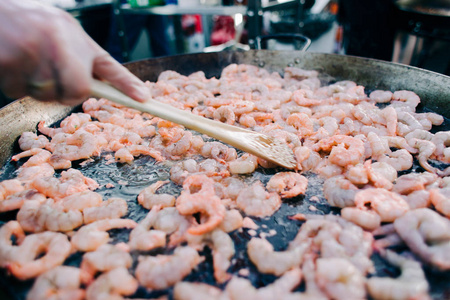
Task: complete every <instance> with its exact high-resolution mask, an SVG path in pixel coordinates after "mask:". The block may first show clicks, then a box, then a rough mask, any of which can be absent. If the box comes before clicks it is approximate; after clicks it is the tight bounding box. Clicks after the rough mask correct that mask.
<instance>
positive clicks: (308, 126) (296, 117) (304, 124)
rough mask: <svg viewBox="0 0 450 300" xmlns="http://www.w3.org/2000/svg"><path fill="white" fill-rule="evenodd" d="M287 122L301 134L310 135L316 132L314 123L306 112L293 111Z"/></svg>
mask: <svg viewBox="0 0 450 300" xmlns="http://www.w3.org/2000/svg"><path fill="white" fill-rule="evenodd" d="M286 124H287V125H291V126H293V127H294V128H295V129H297V130H298V132H299V134H300V135H301V136H308V135H310V134H311V133H313V132H314V123H313V121H312V120H311V119H310V118H309V116H308V115H307V114H305V113H293V114H291V115H290V116H289V117H288V118H287V119H286Z"/></svg>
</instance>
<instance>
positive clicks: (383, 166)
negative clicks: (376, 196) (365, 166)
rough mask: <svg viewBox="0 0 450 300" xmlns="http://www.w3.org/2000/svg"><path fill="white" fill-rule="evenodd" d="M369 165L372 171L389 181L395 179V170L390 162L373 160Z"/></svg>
mask: <svg viewBox="0 0 450 300" xmlns="http://www.w3.org/2000/svg"><path fill="white" fill-rule="evenodd" d="M371 167H372V171H373V172H375V173H377V174H379V175H381V176H383V177H384V178H386V179H387V180H389V181H390V182H394V181H395V180H396V179H397V170H396V169H395V168H394V167H393V166H391V165H390V164H387V163H385V162H373V163H372V164H371Z"/></svg>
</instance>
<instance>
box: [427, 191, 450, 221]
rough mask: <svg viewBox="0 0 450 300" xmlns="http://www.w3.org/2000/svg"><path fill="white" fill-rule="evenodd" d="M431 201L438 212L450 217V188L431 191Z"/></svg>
mask: <svg viewBox="0 0 450 300" xmlns="http://www.w3.org/2000/svg"><path fill="white" fill-rule="evenodd" d="M430 201H431V203H433V205H434V208H435V209H436V210H437V211H438V212H440V213H442V214H443V215H444V216H446V217H450V187H446V188H442V189H431V190H430Z"/></svg>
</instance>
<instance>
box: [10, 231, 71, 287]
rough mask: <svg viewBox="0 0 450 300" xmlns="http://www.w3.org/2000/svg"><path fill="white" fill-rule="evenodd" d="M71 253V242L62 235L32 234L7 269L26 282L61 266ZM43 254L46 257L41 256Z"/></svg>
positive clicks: (24, 241) (55, 233) (52, 233)
mask: <svg viewBox="0 0 450 300" xmlns="http://www.w3.org/2000/svg"><path fill="white" fill-rule="evenodd" d="M71 251H72V247H71V245H70V242H69V240H68V239H67V237H66V235H64V234H62V233H57V232H49V231H47V232H42V233H36V234H31V235H27V236H26V237H25V239H24V240H23V242H22V243H21V244H20V246H19V247H18V249H17V257H16V258H17V259H16V260H15V261H12V262H9V263H8V264H7V265H6V267H7V269H8V270H9V271H10V272H11V273H12V274H13V275H14V276H16V277H17V278H18V279H20V280H26V279H30V278H34V277H36V276H39V275H40V274H42V273H44V272H46V271H48V270H50V269H53V268H54V267H56V266H59V265H61V264H62V263H63V262H64V261H65V259H66V258H67V257H68V256H69V254H70V252H71ZM41 254H44V255H43V256H39V255H41ZM37 257H39V258H37Z"/></svg>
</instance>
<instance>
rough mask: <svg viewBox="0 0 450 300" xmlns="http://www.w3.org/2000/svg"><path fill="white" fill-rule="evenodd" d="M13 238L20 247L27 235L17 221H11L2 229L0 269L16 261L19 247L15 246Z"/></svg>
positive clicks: (0, 231)
mask: <svg viewBox="0 0 450 300" xmlns="http://www.w3.org/2000/svg"><path fill="white" fill-rule="evenodd" d="M12 238H15V240H16V243H17V244H19V245H20V244H21V243H22V241H23V239H24V238H25V233H24V231H23V229H22V227H21V226H20V224H19V222H17V221H9V222H7V223H5V224H4V225H2V227H0V267H5V266H6V265H7V264H8V263H9V262H12V261H15V260H16V256H17V249H18V248H19V247H18V246H17V245H13V242H12Z"/></svg>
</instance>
